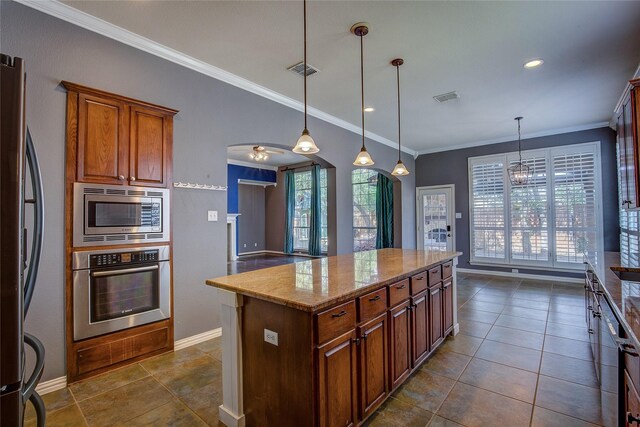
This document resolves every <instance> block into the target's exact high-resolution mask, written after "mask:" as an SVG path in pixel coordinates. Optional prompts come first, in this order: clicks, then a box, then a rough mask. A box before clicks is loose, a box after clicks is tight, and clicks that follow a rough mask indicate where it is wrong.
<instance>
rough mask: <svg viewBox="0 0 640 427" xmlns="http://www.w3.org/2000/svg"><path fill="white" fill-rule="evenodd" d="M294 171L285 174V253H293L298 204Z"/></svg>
mask: <svg viewBox="0 0 640 427" xmlns="http://www.w3.org/2000/svg"><path fill="white" fill-rule="evenodd" d="M295 179H296V178H295V176H294V174H293V171H292V170H288V171H286V172H285V174H284V193H285V205H286V206H285V217H284V253H286V254H291V253H293V217H294V214H295V203H296V181H295Z"/></svg>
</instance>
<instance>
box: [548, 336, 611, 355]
mask: <svg viewBox="0 0 640 427" xmlns="http://www.w3.org/2000/svg"><path fill="white" fill-rule="evenodd" d="M544 351H545V352H548V353H554V354H560V355H562V356H568V357H574V358H576V359H582V360H588V361H592V360H593V355H592V353H591V345H590V344H589V343H588V342H585V341H577V340H572V339H569V338H562V337H554V336H553V335H547V336H545V338H544ZM616 356H617V353H616Z"/></svg>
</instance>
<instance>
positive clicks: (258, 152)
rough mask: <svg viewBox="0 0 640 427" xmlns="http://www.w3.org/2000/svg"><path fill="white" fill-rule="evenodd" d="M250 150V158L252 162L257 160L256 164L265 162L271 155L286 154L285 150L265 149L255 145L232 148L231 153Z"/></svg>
mask: <svg viewBox="0 0 640 427" xmlns="http://www.w3.org/2000/svg"><path fill="white" fill-rule="evenodd" d="M247 149H249V150H250V151H249V153H247V154H248V156H249V158H250V159H251V160H255V161H256V162H264V161H266V160H268V159H269V155H271V154H276V155H277V154H284V151H283V150H278V149H275V148H268V147H263V146H262V145H254V146H253V147H231V148H230V150H231V151H242V152H246V151H247Z"/></svg>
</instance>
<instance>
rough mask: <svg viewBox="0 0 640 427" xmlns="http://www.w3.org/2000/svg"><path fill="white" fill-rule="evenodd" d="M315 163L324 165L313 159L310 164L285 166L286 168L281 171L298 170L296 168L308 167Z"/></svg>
mask: <svg viewBox="0 0 640 427" xmlns="http://www.w3.org/2000/svg"><path fill="white" fill-rule="evenodd" d="M315 165H319V166H322V165H320V163H318V162H315V161H312V162H311V163H309V164H305V165H302V166H296V167H295V168H292V167H289V166H285V167H284V169H282V170H280V172H285V171H288V170H296V169H302V168H308V167H309V166H315Z"/></svg>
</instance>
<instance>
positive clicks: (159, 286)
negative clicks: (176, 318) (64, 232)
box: [72, 246, 171, 340]
mask: <svg viewBox="0 0 640 427" xmlns="http://www.w3.org/2000/svg"><path fill="white" fill-rule="evenodd" d="M72 269H73V318H74V322H73V338H74V340H81V339H85V338H89V337H94V336H97V335H102V334H106V333H110V332H115V331H119V330H122V329H127V328H131V327H133V326H139V325H144V324H146V323H151V322H156V321H158V320H162V319H168V318H169V317H171V266H170V263H169V246H158V247H139V248H127V249H117V250H116V249H112V250H100V251H79V252H74V253H73V261H72Z"/></svg>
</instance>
